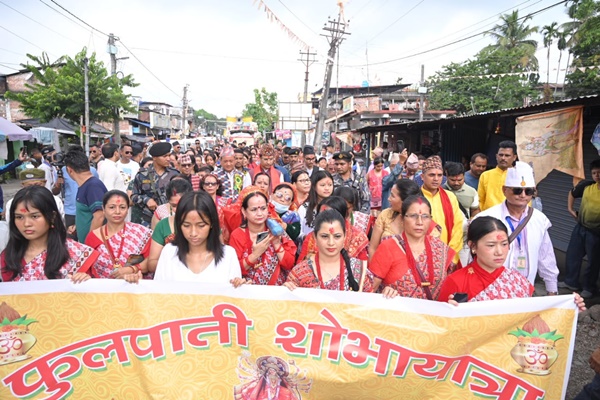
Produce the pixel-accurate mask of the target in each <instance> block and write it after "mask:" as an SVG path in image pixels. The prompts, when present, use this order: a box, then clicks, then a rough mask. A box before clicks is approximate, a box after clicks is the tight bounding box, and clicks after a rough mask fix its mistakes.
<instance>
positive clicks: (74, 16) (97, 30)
mask: <svg viewBox="0 0 600 400" xmlns="http://www.w3.org/2000/svg"><path fill="white" fill-rule="evenodd" d="M50 1H51V2H52V3H54V4H56V5H57V6H59V7H60V8H61V9H62V10H64V11H65V12H66V13H68V14H69V15H71V16H72V17H73V18H76V19H77V20H78V21H80V22H81V23H83V24H85V25H86V26H88V27H90V28H91V29H93V30H95V31H96V32H98V33H101V34H103V35H104V36H108V35H107V34H106V33H104V32H102V31H101V30H99V29H96V28H94V27H93V26H92V25H90V24H88V23H87V22H85V21H84V20H82V19H81V18H79V17H78V16H77V15H75V14H73V13H72V12H71V11H69V10H67V9H66V8H64V7H63V6H61V5H60V4H58V2H56V1H55V0H50Z"/></svg>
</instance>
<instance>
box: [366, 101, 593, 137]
mask: <svg viewBox="0 0 600 400" xmlns="http://www.w3.org/2000/svg"><path fill="white" fill-rule="evenodd" d="M588 99H599V100H600V95H598V94H592V95H588V96H580V97H574V98H570V99H562V100H556V101H548V102H544V103H538V104H531V105H528V106H521V107H513V108H504V109H501V110H495V111H486V112H480V113H476V114H469V115H460V116H452V117H450V118H444V119H432V120H426V121H411V122H403V123H399V124H390V125H377V126H367V127H364V128H360V129H358V131H359V132H361V133H371V132H379V131H393V130H401V129H406V128H407V127H408V126H417V125H418V124H431V123H438V124H439V123H443V122H444V121H457V120H465V119H474V118H481V117H485V116H490V115H497V114H504V113H513V112H516V113H522V112H523V111H525V112H526V111H527V110H535V109H540V108H541V109H543V108H547V107H548V106H552V105H556V104H564V105H568V104H569V103H577V102H581V101H585V100H588Z"/></svg>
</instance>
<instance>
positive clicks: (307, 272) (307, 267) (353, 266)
mask: <svg viewBox="0 0 600 400" xmlns="http://www.w3.org/2000/svg"><path fill="white" fill-rule="evenodd" d="M346 226H347V225H346V221H345V219H344V217H342V214H340V213H339V212H338V211H336V210H333V209H328V210H324V211H321V212H320V213H319V214H317V217H316V218H315V230H314V231H313V232H314V233H315V237H316V244H317V248H318V251H317V252H316V253H314V254H310V255H309V256H308V257H307V258H306V259H305V260H303V261H301V262H300V263H299V264H298V265H296V266H295V267H294V269H292V271H291V272H290V274H289V276H288V278H287V281H286V282H285V284H284V286H286V287H287V288H288V289H290V290H294V289H295V288H297V287H304V288H321V289H327V290H340V291H348V290H351V291H353V292H358V291H364V292H371V291H372V288H373V287H372V277H371V275H370V274H367V272H368V271H367V269H366V267H364V268H363V262H362V261H361V260H358V259H356V258H351V257H349V256H348V252H347V251H346V250H345V249H344V243H345V240H346Z"/></svg>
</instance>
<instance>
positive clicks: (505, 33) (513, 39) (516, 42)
mask: <svg viewBox="0 0 600 400" xmlns="http://www.w3.org/2000/svg"><path fill="white" fill-rule="evenodd" d="M530 19H531V16H527V17H519V11H518V10H515V11H513V12H512V13H511V14H504V15H503V16H502V17H500V20H501V21H502V23H501V24H498V25H496V26H495V27H493V28H492V29H491V30H489V31H487V32H486V34H487V35H490V36H492V37H494V38H495V39H496V44H495V45H492V46H491V47H492V48H496V49H505V50H519V52H520V53H521V54H522V58H521V60H520V65H521V66H522V67H528V68H529V69H536V68H537V59H536V58H535V51H536V50H537V41H535V40H533V39H529V37H530V36H531V35H532V34H533V33H535V32H537V31H538V27H537V26H529V25H526V23H527V21H528V20H530ZM513 69H514V68H513Z"/></svg>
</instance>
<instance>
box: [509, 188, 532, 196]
mask: <svg viewBox="0 0 600 400" xmlns="http://www.w3.org/2000/svg"><path fill="white" fill-rule="evenodd" d="M523 190H524V191H525V194H526V195H527V196H533V195H534V194H535V189H534V188H512V192H513V194H514V195H515V196H518V195H520V194H521V193H523Z"/></svg>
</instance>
